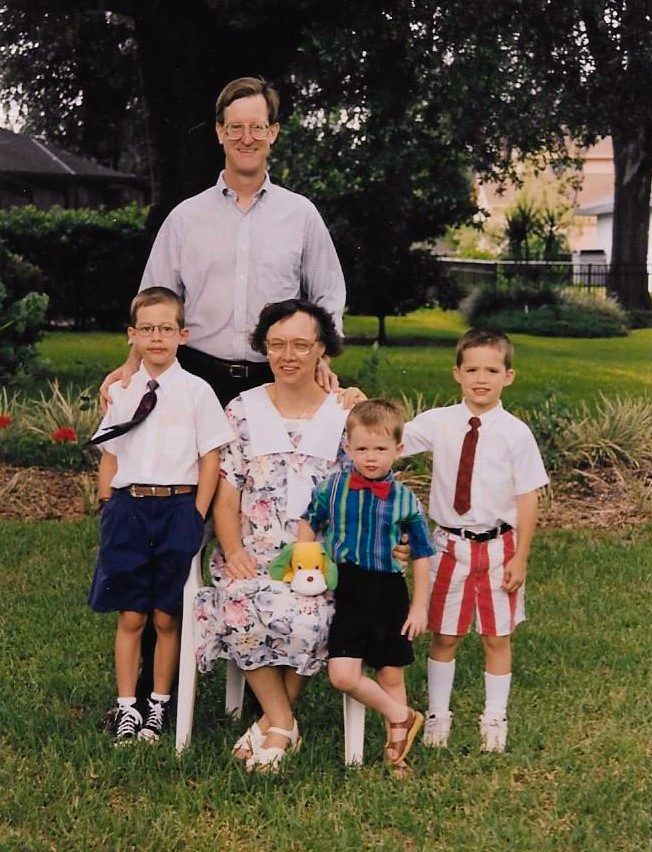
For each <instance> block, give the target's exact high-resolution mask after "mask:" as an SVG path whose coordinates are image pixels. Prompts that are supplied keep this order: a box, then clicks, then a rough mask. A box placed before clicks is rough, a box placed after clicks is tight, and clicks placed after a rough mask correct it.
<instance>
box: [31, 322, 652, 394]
mask: <svg viewBox="0 0 652 852" xmlns="http://www.w3.org/2000/svg"><path fill="white" fill-rule="evenodd" d="M376 327H377V324H376V320H375V319H373V318H372V317H346V321H345V329H346V334H347V335H348V336H350V337H359V336H361V335H366V336H368V337H369V338H371V339H372V338H373V335H374V334H375V333H376ZM387 329H388V335H389V338H390V340H391V342H392V344H394V343H397V344H398V343H399V342H400V341H401V340H402V339H408V338H415V337H416V338H419V339H425V340H428V341H429V342H428V344H427V345H421V346H401V345H391V346H388V347H383V348H382V349H381V350H379V355H380V363H379V366H378V369H377V371H376V373H375V376H376V381H375V383H372V385H373V386H372V387H370V388H368V389H370V390H371V391H372V392H374V393H377V392H381V393H385V394H387V395H389V396H399V395H400V393H401V391H403V392H404V393H406V395H408V396H412V397H415V396H416V394H417V393H422V394H423V396H424V398H425V400H426V402H427V403H428V404H430V403H431V402H432V401H433V399H438V401H439V402H440V403H443V402H445V401H447V400H449V399H450V398H451V397H453V396H455V395H456V393H457V386H456V385H455V383H454V381H453V379H452V376H451V367H452V364H453V359H454V346H455V341H456V340H457V338H458V337H459V335H460V334H461V333H462V332H463V331H464V325H463V323H462V319H461V317H460V315H459V314H458V313H457V312H456V311H449V312H444V311H440V310H435V309H429V310H427V309H423V310H420V311H415V312H414V313H412V314H409V315H408V316H407V317H393V318H389V319H388V321H387ZM513 339H514V343H515V345H516V358H515V367H516V371H517V379H516V382H515V383H514V385H513V386H512V387H511V388H508V389H507V390H506V392H505V402H506V404H507V405H509V406H518V407H519V408H530V407H533V406H535V405H537V404H538V403H540V402H541V401H542V400H544V399H545V398H546V397H548V396H549V395H550V394H552V393H554V394H556V396H557V398H558V400H559V401H560V402H562V403H569V404H573V403H575V402H578V401H579V400H581V399H586V400H589V401H590V400H594V399H596V398H597V397H598V395H599V394H600V393H604V394H607V395H614V394H620V395H629V396H648V395H649V394H651V393H652V371H651V370H650V358H651V356H652V329H641V330H636V331H633V332H632V333H631V334H630V335H629V337H626V338H610V339H599V340H578V339H568V338H561V339H560V338H544V337H533V336H530V335H523V334H516V335H514V336H513ZM40 352H41V354H42V356H43V357H44V358H45V359H46V360H47V361H49V362H50V364H51V365H52V369H53V372H54V373H55V374H56V375H57V376H59V378H60V380H61V381H63V382H73V383H75V384H76V385H78V386H80V387H83V386H85V385H97V384H99V382H100V381H101V379H102V378H103V377H104V375H106V373H107V372H108V371H110V370H111V369H112V368H113V367H115V366H117V365H118V364H120V363H122V361H123V360H124V357H125V353H126V344H125V336H124V335H123V334H109V333H104V332H93V333H86V334H82V333H69V332H57V333H49V334H46V335H45V338H44V340H43V342H42V343H41V345H40ZM375 352H376V350H373V349H372V348H371V346H370V345H366V346H363V345H350V346H348V347H347V348H346V351H345V353H344V354H343V355H342V356H340V357H339V358H338V359H337V360H336V361H335V370H336V372H338V374H339V375H340V376H341V377H342V380H343V383H346V384H351V383H355V382H357V381H358V380H360V384H361V385H362V387H363V389H364V388H365V383H364V382H363V381H361V379H362V376H361V375H360V372H359V371H360V366H361V364H364V362H365V360H366V361H367V362H368V361H369V359H371V358H373V357H374V353H375ZM367 375H368V371H367Z"/></svg>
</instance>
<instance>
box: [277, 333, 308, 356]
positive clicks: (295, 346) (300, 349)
mask: <svg viewBox="0 0 652 852" xmlns="http://www.w3.org/2000/svg"><path fill="white" fill-rule="evenodd" d="M317 342H318V341H317V340H312V341H311V340H302V339H301V338H300V337H298V338H296V339H294V340H281V339H280V338H275V337H274V338H272V339H271V340H266V341H265V345H266V347H267V351H268V352H271V353H272V355H281V354H282V353H283V352H285V347H286V346H289V347H290V350H291V351H292V352H294V354H295V355H307V354H308V353H309V352H310V351H311V350H312V348H313V346H314V345H315V344H316V343H317Z"/></svg>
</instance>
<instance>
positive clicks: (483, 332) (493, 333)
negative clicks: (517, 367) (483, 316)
mask: <svg viewBox="0 0 652 852" xmlns="http://www.w3.org/2000/svg"><path fill="white" fill-rule="evenodd" d="M478 346H492V347H493V348H494V349H502V350H503V352H504V353H505V368H506V369H507V370H511V368H512V359H513V358H514V344H513V343H512V341H511V340H510V339H509V337H507V335H506V334H505V332H504V331H497V330H494V329H492V328H470V329H469V330H468V331H467V332H466V334H463V335H462V337H460V339H459V340H458V341H457V346H456V347H455V363H456V364H457V366H458V367H461V366H462V361H463V359H464V353H465V352H466V350H467V349H477V347H478Z"/></svg>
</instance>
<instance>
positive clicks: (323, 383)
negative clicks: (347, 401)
mask: <svg viewBox="0 0 652 852" xmlns="http://www.w3.org/2000/svg"><path fill="white" fill-rule="evenodd" d="M330 361H331V359H330V358H329V357H328V355H322V357H321V358H320V359H319V361H317V368H316V370H315V380H316V382H317V384H318V385H319V387H321V388H323V389H324V390H325V391H326V393H334V392H335V391H336V390H338V389H339V386H340V381H339V379H338V378H337V376H336V375H335V373H334V372H333V371H332V370H331V368H330Z"/></svg>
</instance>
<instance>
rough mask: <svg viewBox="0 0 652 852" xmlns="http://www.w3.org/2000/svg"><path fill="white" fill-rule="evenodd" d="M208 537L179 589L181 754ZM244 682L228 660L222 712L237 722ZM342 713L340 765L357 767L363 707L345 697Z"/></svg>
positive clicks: (187, 733) (191, 705) (189, 716)
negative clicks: (196, 607)
mask: <svg viewBox="0 0 652 852" xmlns="http://www.w3.org/2000/svg"><path fill="white" fill-rule="evenodd" d="M211 538H212V529H211V528H210V526H207V528H206V532H205V533H204V540H203V542H202V546H201V548H200V549H199V552H198V553H196V554H195V556H194V558H193V560H192V565H191V566H190V574H189V575H188V579H187V580H186V585H185V587H184V590H183V626H182V628H181V652H180V659H179V691H178V696H177V729H176V750H177V753H179V754H180V753H181V752H182V751H183V749H184V748H185V747H186V746H187V745H188V744H189V743H190V738H191V735H192V721H193V716H194V710H195V692H196V687H197V666H196V664H195V646H194V641H193V629H192V627H193V613H192V607H193V602H194V600H195V596H196V594H197V592H198V591H199V589H200V587H201V586H202V585H203V577H202V556H203V552H204V548H205V546H206V544H207V543H208V541H210V540H211ZM244 686H245V679H244V675H243V674H242V671H241V670H240V669H239V668H238V667H237V666H236V664H235V663H234V662H233V661H232V660H228V661H227V664H226V698H225V709H226V712H227V713H229V714H230V715H231V716H233V717H234V718H235V719H239V718H240V716H241V714H242V701H243V697H244ZM343 711H344V762H345V763H346V765H347V766H349V765H352V764H360V763H362V761H363V757H364V726H365V706H364V704H361V703H360V702H359V701H356V700H355V698H351V697H350V696H349V695H344V696H343Z"/></svg>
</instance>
